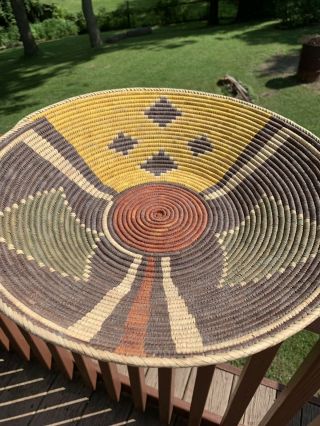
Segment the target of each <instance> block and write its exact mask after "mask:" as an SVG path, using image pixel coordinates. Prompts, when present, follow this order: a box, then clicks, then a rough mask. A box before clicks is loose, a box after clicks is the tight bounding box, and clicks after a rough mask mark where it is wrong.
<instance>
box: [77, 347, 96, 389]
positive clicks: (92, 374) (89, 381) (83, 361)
mask: <svg viewBox="0 0 320 426" xmlns="http://www.w3.org/2000/svg"><path fill="white" fill-rule="evenodd" d="M72 356H73V359H74V362H75V364H76V366H77V367H78V370H79V372H80V374H81V377H82V379H83V381H84V382H85V384H86V385H87V386H88V387H89V388H90V389H91V390H92V391H94V390H95V389H96V387H97V369H96V368H95V366H94V364H93V362H92V360H91V359H90V358H88V357H86V356H84V355H80V354H78V353H75V352H72Z"/></svg>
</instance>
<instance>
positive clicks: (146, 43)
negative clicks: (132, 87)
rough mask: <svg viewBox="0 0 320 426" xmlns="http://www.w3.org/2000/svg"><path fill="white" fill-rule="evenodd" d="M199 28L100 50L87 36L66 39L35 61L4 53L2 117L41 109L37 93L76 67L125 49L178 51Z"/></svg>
mask: <svg viewBox="0 0 320 426" xmlns="http://www.w3.org/2000/svg"><path fill="white" fill-rule="evenodd" d="M199 27H200V29H202V30H203V29H204V30H206V28H205V27H204V25H203V24H200V26H199V24H198V28H199ZM196 28H197V26H194V25H193V26H191V29H189V30H188V27H187V26H181V27H180V28H178V29H176V28H171V27H168V29H167V31H166V30H165V29H163V28H162V29H161V30H159V31H155V32H154V33H153V34H151V35H147V36H141V37H134V38H127V39H125V40H122V41H121V42H120V43H116V44H105V45H104V46H103V47H102V48H100V49H91V48H90V46H89V43H88V37H87V35H83V36H73V37H66V38H63V39H60V40H55V41H51V42H44V43H41V44H40V54H39V55H38V56H36V57H34V58H25V57H23V56H22V53H23V51H22V48H16V49H10V50H7V51H3V52H1V53H0V70H1V71H0V88H1V89H0V116H1V115H4V114H11V113H17V112H19V111H22V110H24V109H26V108H28V109H30V110H31V109H34V108H38V107H39V102H38V101H37V99H35V97H34V96H33V95H32V90H33V89H35V88H38V87H39V86H41V85H43V84H45V83H46V82H47V81H48V80H50V79H53V78H56V77H59V76H61V77H63V76H64V75H66V74H70V73H72V70H73V68H74V67H75V66H77V65H79V64H82V63H86V62H89V61H91V60H92V59H94V58H95V57H97V56H99V55H108V53H111V52H114V51H117V50H123V49H134V50H140V49H152V50H157V49H164V48H165V49H178V48H181V47H183V46H185V45H190V44H194V43H196V42H197V40H196V38H195V37H190V32H191V33H192V34H193V35H194V36H196V35H201V34H202V32H201V31H200V32H197V30H196ZM109 35H110V33H108V36H109ZM104 36H105V37H106V34H104ZM62 84H63V83H62ZM75 85H77V82H76V81H75Z"/></svg>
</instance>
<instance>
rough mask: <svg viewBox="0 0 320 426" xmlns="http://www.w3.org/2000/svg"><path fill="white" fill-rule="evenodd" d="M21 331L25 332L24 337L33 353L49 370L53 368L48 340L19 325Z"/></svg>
mask: <svg viewBox="0 0 320 426" xmlns="http://www.w3.org/2000/svg"><path fill="white" fill-rule="evenodd" d="M19 329H20V331H21V333H22V334H23V336H24V338H25V339H26V341H27V342H28V344H29V345H30V348H31V351H32V353H33V355H34V356H35V357H36V358H37V359H38V360H39V362H40V364H41V365H42V366H43V367H44V368H47V369H48V370H51V364H52V355H51V352H50V349H49V348H48V345H47V344H46V342H45V341H44V340H42V339H40V337H37V336H34V335H33V334H30V333H28V332H27V331H26V330H24V329H23V328H21V327H19Z"/></svg>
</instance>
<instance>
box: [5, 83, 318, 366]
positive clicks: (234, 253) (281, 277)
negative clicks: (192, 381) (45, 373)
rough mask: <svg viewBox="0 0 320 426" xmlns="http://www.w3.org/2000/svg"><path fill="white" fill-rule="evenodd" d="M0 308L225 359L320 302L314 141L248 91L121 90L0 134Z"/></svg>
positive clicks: (130, 353) (117, 345)
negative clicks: (238, 94)
mask: <svg viewBox="0 0 320 426" xmlns="http://www.w3.org/2000/svg"><path fill="white" fill-rule="evenodd" d="M0 148H1V151H0V175H1V177H0V311H1V312H3V313H4V314H5V315H7V316H8V317H10V318H11V319H13V320H14V321H15V322H16V323H18V324H19V325H21V326H22V327H24V328H25V329H27V330H28V331H30V332H31V333H33V334H35V335H38V336H40V337H42V338H44V339H45V340H47V341H49V342H53V343H55V344H58V345H62V346H64V347H66V348H68V349H71V350H72V351H75V352H78V353H82V354H85V355H88V356H91V357H94V358H96V359H99V360H112V361H115V362H122V363H128V364H131V365H138V366H144V365H148V366H157V367H160V366H168V367H177V366H188V365H193V366H196V365H203V364H208V363H211V364H212V363H217V362H222V361H227V360H231V359H235V358H239V357H242V356H246V355H249V354H253V353H255V352H258V351H260V350H262V349H265V348H267V347H269V346H272V345H274V344H276V343H278V342H280V341H282V340H284V339H285V338H287V337H289V336H290V335H292V334H294V333H295V332H297V331H299V330H301V329H302V328H304V327H305V326H306V325H308V324H309V323H311V322H312V321H313V320H315V319H316V318H317V317H318V316H319V313H320V307H319V302H320V289H319V284H320V279H319V273H320V268H319V256H320V255H319V242H320V227H319V222H320V202H319V192H320V189H319V180H320V179H319V174H320V172H319V171H320V159H319V158H320V144H319V140H318V139H317V138H316V137H315V136H313V135H312V134H310V133H309V132H308V131H306V130H304V129H302V128H301V127H299V126H297V125H295V124H294V123H292V122H290V121H288V120H286V119H284V118H283V117H280V116H278V115H275V114H273V113H271V112H270V111H268V110H266V109H263V108H258V107H256V106H253V105H251V104H248V103H244V102H240V101H236V100H234V99H230V98H226V97H223V96H217V95H212V94H208V93H201V92H194V91H186V90H173V89H142V88H139V89H124V90H113V91H105V92H98V93H92V94H88V95H84V96H79V97H76V98H72V99H68V100H66V101H63V102H60V103H58V104H55V105H52V106H49V107H48V108H45V109H42V110H40V111H38V112H35V113H33V114H31V115H29V116H28V117H26V118H25V119H23V120H22V121H20V122H19V123H18V125H17V126H16V127H15V128H14V129H13V130H12V131H10V132H9V133H7V134H6V135H5V136H4V137H2V139H0Z"/></svg>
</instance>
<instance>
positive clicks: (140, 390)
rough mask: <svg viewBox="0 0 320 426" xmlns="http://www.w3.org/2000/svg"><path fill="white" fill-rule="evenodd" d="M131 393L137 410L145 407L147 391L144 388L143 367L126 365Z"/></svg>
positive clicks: (142, 409)
mask: <svg viewBox="0 0 320 426" xmlns="http://www.w3.org/2000/svg"><path fill="white" fill-rule="evenodd" d="M128 373H129V379H130V386H131V395H132V399H133V404H134V406H135V408H136V409H137V410H139V411H142V412H143V411H144V410H145V409H146V402H147V393H146V389H145V380H144V369H143V368H140V367H131V366H128Z"/></svg>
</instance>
